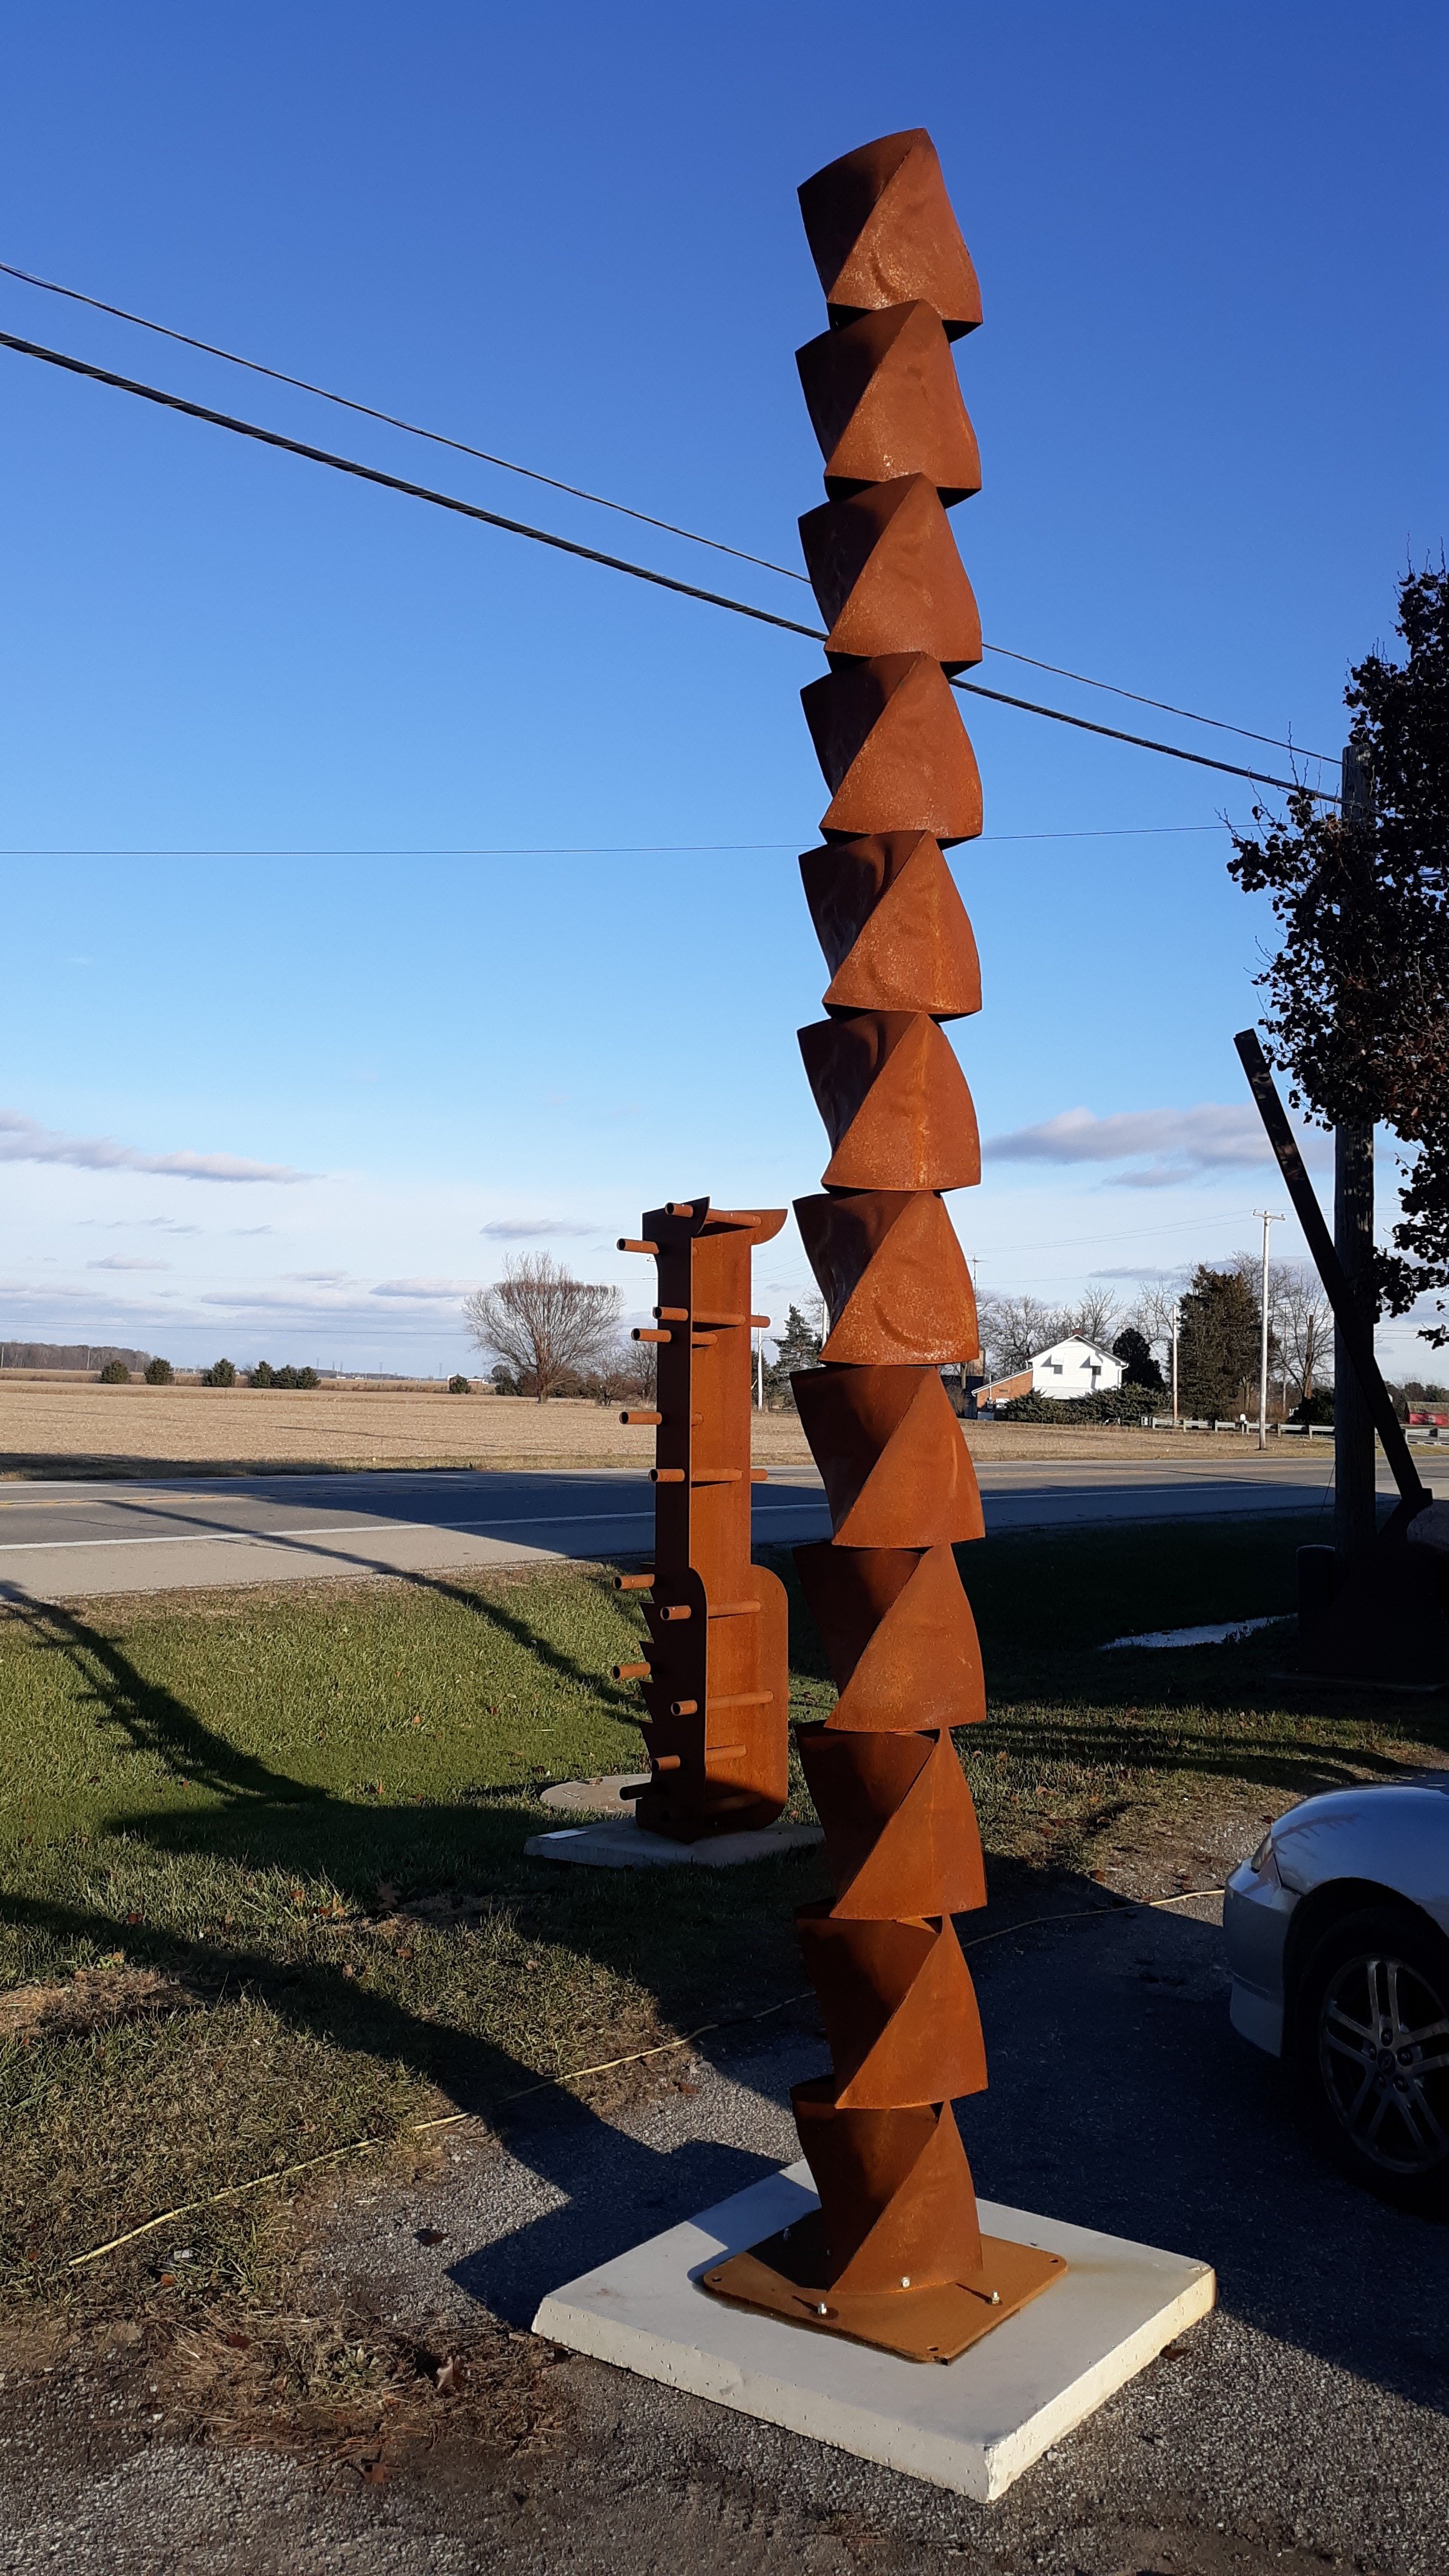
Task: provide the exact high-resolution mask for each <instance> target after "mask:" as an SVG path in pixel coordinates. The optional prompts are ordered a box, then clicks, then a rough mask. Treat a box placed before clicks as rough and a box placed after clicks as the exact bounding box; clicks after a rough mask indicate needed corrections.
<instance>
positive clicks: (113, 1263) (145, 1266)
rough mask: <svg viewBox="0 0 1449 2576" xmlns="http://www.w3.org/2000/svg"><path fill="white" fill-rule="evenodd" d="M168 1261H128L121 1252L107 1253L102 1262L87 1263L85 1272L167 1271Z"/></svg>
mask: <svg viewBox="0 0 1449 2576" xmlns="http://www.w3.org/2000/svg"><path fill="white" fill-rule="evenodd" d="M170 1267H171V1264H170V1262H169V1261H128V1260H127V1259H126V1256H125V1254H124V1253H123V1252H109V1253H107V1255H106V1258H105V1260H104V1261H88V1262H87V1263H86V1268H87V1270H169V1269H170Z"/></svg>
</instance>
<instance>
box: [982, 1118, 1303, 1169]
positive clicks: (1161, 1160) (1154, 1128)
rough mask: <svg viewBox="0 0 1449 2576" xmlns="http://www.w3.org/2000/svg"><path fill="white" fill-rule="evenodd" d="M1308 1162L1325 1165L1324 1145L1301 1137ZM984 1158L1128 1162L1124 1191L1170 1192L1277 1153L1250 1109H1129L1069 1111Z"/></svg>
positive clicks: (1004, 1141)
mask: <svg viewBox="0 0 1449 2576" xmlns="http://www.w3.org/2000/svg"><path fill="white" fill-rule="evenodd" d="M1300 1143H1301V1145H1302V1147H1303V1151H1304V1156H1305V1159H1306V1160H1307V1161H1309V1162H1315V1161H1318V1160H1320V1159H1321V1156H1322V1153H1323V1151H1324V1149H1325V1140H1324V1139H1323V1138H1322V1137H1319V1136H1318V1135H1317V1133H1316V1131H1314V1130H1307V1131H1303V1132H1301V1134H1300ZM982 1152H983V1154H984V1155H985V1156H987V1157H988V1158H989V1159H990V1160H991V1161H992V1162H997V1163H1055V1164H1058V1165H1061V1164H1070V1163H1130V1162H1134V1161H1135V1162H1137V1163H1138V1165H1139V1169H1137V1170H1136V1171H1127V1172H1122V1173H1120V1174H1119V1175H1118V1179H1119V1181H1120V1183H1121V1184H1122V1186H1123V1187H1125V1188H1128V1189H1138V1190H1154V1189H1171V1188H1173V1187H1174V1186H1175V1185H1176V1184H1177V1183H1179V1182H1181V1181H1187V1180H1194V1179H1196V1178H1197V1177H1198V1176H1199V1175H1200V1174H1202V1173H1204V1172H1224V1171H1246V1170H1250V1169H1251V1168H1253V1167H1254V1166H1255V1165H1258V1164H1262V1163H1271V1162H1272V1160H1273V1153H1272V1148H1271V1147H1270V1145H1269V1143H1268V1139H1267V1137H1266V1136H1265V1134H1264V1132H1263V1126H1262V1121H1261V1120H1260V1118H1259V1116H1258V1113H1257V1111H1256V1110H1255V1109H1253V1108H1252V1107H1251V1106H1247V1105H1244V1106H1242V1107H1235V1108H1230V1107H1228V1106H1227V1104H1226V1103H1223V1102H1219V1101H1211V1100H1208V1101H1203V1102H1201V1103H1200V1104H1199V1105H1198V1106H1197V1107H1196V1108H1194V1109H1125V1110H1118V1111H1116V1112H1115V1113H1114V1114H1113V1115H1111V1116H1110V1117H1106V1118H1096V1117H1094V1116H1093V1114H1092V1112H1091V1110H1090V1109H1063V1110H1061V1111H1059V1112H1058V1114H1057V1116H1056V1117H1055V1118H1044V1119H1042V1121H1041V1122H1040V1124H1039V1125H1038V1126H1035V1127H1018V1128H1016V1129H1014V1130H1013V1131H1012V1133H1011V1134H1010V1135H1006V1136H992V1137H988V1139H987V1141H986V1143H985V1145H984V1146H983V1147H982Z"/></svg>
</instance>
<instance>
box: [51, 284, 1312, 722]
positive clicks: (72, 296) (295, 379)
mask: <svg viewBox="0 0 1449 2576" xmlns="http://www.w3.org/2000/svg"><path fill="white" fill-rule="evenodd" d="M0 273H3V274H4V275H5V276H6V277H15V278H18V279H19V280H20V282H21V284H22V285H24V286H38V287H40V288H41V289H42V291H43V292H44V293H45V294H47V295H64V296H66V297H68V299H69V300H70V302H71V303H72V304H85V305H88V306H89V307H90V309H91V311H92V312H93V313H109V314H112V315H113V316H114V317H115V319H116V320H117V321H120V322H133V323H135V324H136V326H137V328H138V329H140V330H142V331H154V332H156V333H157V334H158V335H159V337H160V338H162V339H163V340H175V341H178V342H179V343H180V345H181V346H182V347H183V348H185V349H200V350H202V351H203V352H204V353H205V355H206V356H207V357H209V358H224V359H225V361H226V363H227V365H228V366H230V367H245V368H247V369H248V371H249V372H250V373H251V374H252V375H255V376H268V377H270V378H271V380H272V382H273V383H274V384H279V385H291V386H292V387H293V388H294V389H295V390H296V391H297V392H298V393H304V394H315V395H316V396H317V397H318V399H319V400H320V401H322V402H330V403H336V404H337V405H338V407H339V409H341V410H343V411H353V412H357V413H359V414H360V415H361V417H362V418H363V419H364V420H380V421H382V422H384V423H385V424H386V426H387V427H388V428H389V429H401V430H405V431H406V433H407V435H408V437H409V438H426V439H429V440H431V441H432V443H433V445H434V446H436V447H451V448H453V449H454V450H455V451H456V453H457V454H458V455H459V456H475V457H477V459H478V460H479V462H480V464H483V465H493V466H496V467H497V468H498V469H499V470H500V472H502V473H504V474H522V475H524V476H525V477H526V478H527V480H528V481H529V482H530V483H543V484H546V485H547V487H548V489H549V490H550V491H551V492H567V493H568V494H569V495H570V496H571V498H572V499H574V500H576V501H587V502H589V503H591V505H592V506H593V507H594V508H595V509H599V510H617V511H618V512H619V514H620V516H621V517H623V518H626V519H637V520H638V521H639V523H640V525H641V526H643V527H646V528H661V529H662V530H663V531H664V532H665V534H666V535H668V536H671V537H683V538H685V539H686V540H687V541H688V543H689V544H690V545H692V546H708V547H710V548H711V549H712V550H713V552H714V553H715V554H721V555H731V556H733V558H734V560H735V561H736V562H737V563H751V564H758V565H759V567H760V570H761V571H762V572H774V573H779V574H780V576H781V577H782V579H783V580H785V581H799V582H803V581H805V580H806V579H807V576H806V575H805V574H804V573H803V572H801V571H800V570H799V569H798V567H797V566H795V565H793V564H781V563H775V562H774V561H773V560H772V558H771V557H770V556H769V555H754V554H750V553H749V552H748V551H747V550H746V549H745V548H744V547H743V546H729V545H726V544H725V543H724V541H723V539H722V538H719V537H705V536H701V534H700V532H699V530H698V529H697V528H681V527H680V526H678V524H677V523H676V522H675V521H674V520H673V519H659V518H655V517H654V516H653V514H652V513H651V512H650V511H648V510H636V509H634V508H633V507H632V506H631V505H630V504H629V503H628V502H627V501H611V500H610V499H608V497H607V496H606V494H604V493H602V492H590V491H587V490H586V489H585V487H584V486H583V485H582V484H581V483H566V482H564V481H563V479H562V477H561V476H559V475H557V474H543V473H540V472H539V470H538V468H537V467H536V466H533V465H519V464H517V463H515V462H514V461H513V459H512V458H510V457H507V456H495V455H493V454H492V453H491V452H490V451H489V449H487V448H486V447H471V446H470V445H469V444H468V442H467V440H466V439H462V438H449V437H447V436H446V435H445V434H444V432H443V431H442V430H438V429H424V428H422V427H421V426H420V424H419V423H418V422H417V421H415V420H403V419H401V418H400V417H399V415H398V414H397V413H396V412H391V411H380V410H379V409H378V408H377V406H376V405H375V404H373V403H365V402H357V401H355V400H354V399H353V397H352V396H351V395H350V394H338V393H333V392H331V391H330V390H329V388H328V387H327V386H326V385H314V384H312V383H311V382H310V381H309V379H308V378H307V377H306V376H290V375H288V374H287V373H286V370H285V369H284V368H282V367H268V366H264V365H263V364H262V362H261V360H260V359H259V358H243V357H240V356H239V355H238V353H237V351H236V350H235V349H223V348H221V347H220V346H219V345H218V343H217V342H216V341H215V340H199V339H197V338H196V336H195V334H194V333H192V332H190V331H176V330H173V329H172V327H171V325H170V324H169V323H166V322H153V321H151V320H150V319H149V318H148V316H147V315H146V314H144V313H132V312H130V311H128V309H127V307H126V306H125V305H124V304H107V303H106V302H105V300H104V299H103V298H102V297H101V296H99V295H83V294H82V293H81V291H80V289H79V287H76V286H61V285H59V284H58V283H57V281H56V280H55V279H54V278H52V277H37V276H35V275H34V274H33V272H32V271H31V270H30V269H28V268H17V267H16V266H15V264H14V262H13V261H11V260H8V259H0ZM983 650H984V651H986V652H988V653H996V654H999V655H1000V656H1001V658H1002V659H1003V660H1004V661H1007V662H1025V663H1026V664H1027V665H1028V666H1029V667H1030V669H1032V670H1033V671H1050V672H1051V674H1052V676H1053V678H1054V679H1058V680H1073V681H1075V682H1076V684H1077V686H1078V687H1079V688H1083V689H1105V690H1106V691H1107V693H1108V694H1109V696H1111V697H1114V698H1130V699H1132V701H1133V703H1134V704H1135V705H1137V706H1139V707H1156V708H1157V709H1158V710H1159V711H1160V712H1161V713H1162V714H1163V715H1166V716H1181V717H1182V718H1183V721H1184V722H1185V723H1187V724H1200V725H1211V726H1212V727H1213V729H1214V731H1215V732H1218V733H1235V734H1240V735H1241V736H1242V737H1243V739H1244V741H1245V742H1261V743H1265V744H1267V745H1268V747H1269V748H1270V749H1271V750H1273V751H1288V752H1296V753H1297V754H1298V757H1299V758H1300V759H1303V760H1327V761H1333V760H1335V759H1336V757H1337V755H1336V754H1334V753H1331V752H1326V751H1305V750H1304V749H1303V748H1302V746H1301V745H1300V744H1298V743H1295V742H1292V741H1284V739H1283V738H1282V736H1281V735H1279V734H1273V733H1255V732H1254V731H1253V729H1252V727H1251V726H1250V725H1235V724H1230V723H1228V722H1227V720H1226V719H1225V718H1224V717H1222V716H1201V715H1198V714H1197V713H1196V711H1195V710H1194V709H1193V708H1192V707H1178V706H1174V705H1173V704H1172V703H1171V701H1170V700H1169V699H1167V698H1149V697H1146V696H1144V695H1143V692H1142V691H1141V690H1140V689H1124V688H1122V687H1121V686H1120V685H1119V683H1118V682H1117V681H1115V680H1093V679H1090V678H1089V677H1088V676H1087V674H1086V672H1085V671H1069V670H1067V669H1066V667H1065V666H1064V664H1062V663H1060V662H1043V661H1042V660H1041V659H1040V657H1039V656H1038V655H1037V654H1035V653H1018V652H1015V651H1014V650H1013V649H1012V647H1011V646H1010V645H1009V644H986V645H985V646H984V647H983Z"/></svg>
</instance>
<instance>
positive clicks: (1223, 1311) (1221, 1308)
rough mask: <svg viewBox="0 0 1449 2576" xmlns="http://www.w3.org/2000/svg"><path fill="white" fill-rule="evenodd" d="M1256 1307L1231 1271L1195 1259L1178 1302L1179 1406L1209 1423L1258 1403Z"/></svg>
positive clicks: (1257, 1321) (1252, 1299) (1223, 1418)
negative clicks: (1188, 1282) (1250, 1401)
mask: <svg viewBox="0 0 1449 2576" xmlns="http://www.w3.org/2000/svg"><path fill="white" fill-rule="evenodd" d="M1260 1329H1261V1327H1260V1324H1259V1319H1258V1309H1257V1305H1256V1303H1255V1301H1254V1297H1253V1292H1252V1290H1251V1289H1250V1288H1249V1286H1248V1283H1247V1281H1246V1280H1245V1279H1243V1278H1241V1277H1240V1276H1239V1274H1238V1272H1237V1271H1236V1270H1209V1268H1208V1267H1207V1264H1206V1262H1199V1264H1198V1266H1197V1268H1196V1270H1195V1271H1194V1272H1193V1274H1192V1286H1191V1287H1190V1288H1189V1289H1188V1291H1187V1294H1186V1296H1185V1297H1184V1298H1183V1301H1182V1322H1181V1324H1180V1326H1179V1329H1178V1341H1177V1377H1178V1385H1179V1387H1180V1389H1181V1393H1182V1403H1183V1409H1184V1411H1185V1412H1186V1413H1188V1414H1190V1415H1195V1416H1197V1417H1198V1418H1200V1419H1206V1420H1207V1421H1209V1422H1226V1421H1231V1420H1232V1419H1233V1417H1234V1416H1235V1415H1236V1414H1239V1413H1241V1412H1243V1411H1244V1410H1245V1407H1246V1403H1247V1399H1248V1397H1249V1396H1250V1395H1252V1397H1253V1403H1254V1410H1255V1411H1256V1407H1257V1397H1256V1392H1255V1390H1256V1386H1257V1377H1258V1344H1259V1334H1260Z"/></svg>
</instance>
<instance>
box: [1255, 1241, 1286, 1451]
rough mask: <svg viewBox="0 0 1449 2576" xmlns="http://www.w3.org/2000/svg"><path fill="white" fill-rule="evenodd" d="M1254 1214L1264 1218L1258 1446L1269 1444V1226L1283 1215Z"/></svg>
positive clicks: (1262, 1447)
mask: <svg viewBox="0 0 1449 2576" xmlns="http://www.w3.org/2000/svg"><path fill="white" fill-rule="evenodd" d="M1253 1214H1254V1216H1260V1217H1261V1218H1262V1220H1263V1298H1262V1309H1263V1311H1262V1315H1261V1318H1260V1323H1261V1331H1260V1334H1259V1340H1258V1446H1259V1448H1260V1449H1266V1448H1267V1446H1268V1228H1269V1226H1270V1225H1281V1224H1282V1223H1283V1219H1282V1217H1281V1216H1270V1214H1269V1212H1268V1210H1267V1209H1266V1208H1254V1210H1253Z"/></svg>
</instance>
